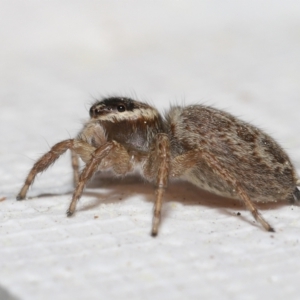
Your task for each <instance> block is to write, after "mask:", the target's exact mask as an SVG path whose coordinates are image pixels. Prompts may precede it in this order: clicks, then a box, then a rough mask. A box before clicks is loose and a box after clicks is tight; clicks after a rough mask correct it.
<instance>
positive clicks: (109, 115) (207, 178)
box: [17, 97, 300, 236]
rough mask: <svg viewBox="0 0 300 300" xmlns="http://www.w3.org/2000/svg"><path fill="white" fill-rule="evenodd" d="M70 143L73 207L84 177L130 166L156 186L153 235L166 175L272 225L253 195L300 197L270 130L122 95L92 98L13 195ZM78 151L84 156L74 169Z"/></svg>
mask: <svg viewBox="0 0 300 300" xmlns="http://www.w3.org/2000/svg"><path fill="white" fill-rule="evenodd" d="M66 150H71V153H72V165H73V169H74V180H75V183H76V188H75V190H74V193H73V197H72V201H71V204H70V207H69V209H68V211H67V215H68V216H71V215H73V214H74V212H75V209H76V204H77V201H78V200H79V198H80V197H81V195H82V192H83V189H84V187H85V185H86V183H87V181H88V180H89V179H90V178H91V177H92V176H93V175H94V174H95V172H97V171H102V170H107V169H111V170H112V171H113V172H114V173H115V174H116V175H126V174H128V173H130V172H133V171H134V170H135V169H138V170H140V173H141V176H143V177H144V178H145V179H146V180H148V181H150V182H153V183H154V184H155V186H156V193H155V205H154V213H153V214H154V215H153V224H152V231H151V233H152V235H153V236H156V235H157V233H158V227H159V223H160V214H161V207H162V201H163V196H164V192H165V190H166V188H167V185H168V181H169V179H170V178H181V179H185V180H187V181H189V182H192V183H193V184H195V185H197V186H198V187H200V188H202V189H204V190H207V191H210V192H212V193H215V194H218V195H221V196H225V197H230V198H236V199H240V200H242V202H243V203H244V205H245V206H246V208H247V209H248V210H249V211H250V212H251V213H252V215H253V217H254V218H255V219H256V220H257V221H258V222H259V223H260V224H261V225H262V226H263V227H264V228H265V229H266V230H268V231H274V229H273V228H272V227H271V226H270V224H269V223H268V222H267V221H266V220H265V219H264V218H263V217H262V215H261V214H260V213H259V211H258V210H257V208H256V207H255V205H254V203H253V201H255V202H272V201H282V200H289V201H294V200H298V201H299V200H300V192H299V190H298V188H297V184H299V180H298V179H297V176H296V172H295V169H294V167H293V165H292V164H291V162H290V159H289V157H288V155H287V154H286V153H285V152H284V151H283V149H282V148H281V147H280V146H279V145H278V144H277V143H276V142H275V141H274V140H273V139H272V138H271V137H270V136H268V135H267V134H265V133H264V132H263V131H261V130H260V129H258V128H256V127H254V126H252V125H250V124H248V123H245V122H243V121H241V120H239V119H237V118H236V117H234V116H232V115H230V114H228V113H226V112H224V111H221V110H217V109H214V108H212V107H207V106H203V105H190V106H186V107H179V106H174V107H171V109H170V110H169V111H168V112H167V113H166V114H165V116H164V118H163V117H162V116H161V115H160V114H159V113H158V111H157V110H156V109H155V108H153V107H151V106H149V105H148V104H145V103H142V102H138V101H134V100H132V99H129V98H124V97H110V98H105V99H103V100H101V101H98V102H96V103H95V104H94V105H93V106H92V107H91V109H90V120H89V121H88V122H87V123H86V124H85V125H84V127H83V129H82V130H81V132H80V133H79V134H78V136H77V137H76V138H75V139H68V140H65V141H62V142H60V143H57V144H56V145H54V146H53V147H52V148H51V150H50V151H49V152H48V153H46V154H44V155H43V156H42V157H41V158H40V159H39V160H38V161H37V162H36V163H35V164H34V166H33V168H32V169H31V171H30V172H29V174H28V177H27V178H26V181H25V184H24V186H23V187H22V189H21V191H20V193H19V194H18V196H17V199H18V200H21V199H24V198H25V197H26V193H27V190H28V188H29V186H30V185H31V184H32V183H33V180H34V178H35V176H36V175H37V174H38V173H40V172H42V171H44V170H45V169H47V168H48V167H49V166H50V165H51V164H53V163H54V162H55V161H56V160H57V159H58V158H59V157H60V155H62V154H63V153H64V152H65V151H66ZM78 156H79V157H80V158H81V159H82V160H83V161H84V162H85V167H84V169H83V171H82V172H81V173H80V175H79V171H78Z"/></svg>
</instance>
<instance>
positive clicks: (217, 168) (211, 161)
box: [202, 152, 275, 232]
mask: <svg viewBox="0 0 300 300" xmlns="http://www.w3.org/2000/svg"><path fill="white" fill-rule="evenodd" d="M202 156H203V158H204V159H205V160H206V162H207V163H208V165H210V166H211V168H212V169H213V170H214V172H216V173H217V174H218V175H219V176H220V177H221V178H223V179H224V180H225V181H226V182H228V183H229V184H230V185H231V186H232V187H233V188H234V189H235V191H236V193H237V194H238V195H239V198H240V199H241V200H242V201H243V202H244V204H245V206H246V208H247V209H248V210H249V211H250V212H251V214H252V215H253V217H254V219H255V220H256V221H257V222H259V223H260V224H261V225H262V226H263V227H264V228H265V229H266V230H267V231H271V232H274V231H275V230H274V228H273V227H272V226H271V225H270V224H269V223H268V222H267V221H266V220H265V219H264V218H263V216H262V215H261V214H260V212H259V211H258V209H257V208H256V206H255V205H254V203H253V202H252V201H251V199H250V198H249V196H248V195H247V193H246V192H245V190H244V189H243V187H242V186H241V184H240V183H239V182H238V181H237V180H236V178H235V177H234V176H232V175H231V174H230V172H229V171H227V170H226V169H225V168H223V167H222V166H221V164H220V163H219V162H218V160H216V159H215V157H214V156H213V155H211V154H210V153H208V152H203V153H202Z"/></svg>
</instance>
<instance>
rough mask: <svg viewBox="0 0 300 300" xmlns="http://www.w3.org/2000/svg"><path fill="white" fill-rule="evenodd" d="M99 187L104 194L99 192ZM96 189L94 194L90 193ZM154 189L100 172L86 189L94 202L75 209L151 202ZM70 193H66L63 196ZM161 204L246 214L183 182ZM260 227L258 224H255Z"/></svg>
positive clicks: (131, 178) (136, 178) (173, 185)
mask: <svg viewBox="0 0 300 300" xmlns="http://www.w3.org/2000/svg"><path fill="white" fill-rule="evenodd" d="M101 188H103V189H105V192H103V193H102V192H101ZM93 189H95V190H96V189H97V191H93ZM154 192H155V189H154V186H153V185H152V184H150V183H148V182H145V181H144V180H143V179H142V178H141V177H139V176H137V175H129V176H126V177H123V178H120V177H113V176H110V173H108V174H106V173H99V174H96V175H95V176H94V178H93V179H92V180H91V181H90V182H89V183H88V185H87V190H85V191H84V193H83V196H90V197H93V198H94V199H95V200H93V201H91V202H89V203H88V204H84V203H83V205H82V206H81V207H80V208H78V209H77V212H80V211H87V210H90V209H94V208H96V207H98V206H100V205H101V204H102V203H106V204H109V203H117V202H119V201H124V200H126V199H129V198H130V197H132V195H140V196H141V197H143V199H144V200H145V201H148V202H152V203H153V202H154V199H155V194H154ZM66 194H69V193H66ZM47 196H48V197H49V196H53V194H43V195H39V196H38V197H47ZM164 202H165V203H168V202H178V203H181V204H182V205H187V206H205V207H208V208H212V209H216V210H218V211H219V212H220V213H221V214H223V215H224V214H225V215H230V216H232V215H233V213H234V212H236V213H238V212H239V211H247V209H246V208H245V207H244V205H243V203H242V202H241V201H240V200H236V199H230V198H225V197H221V196H218V195H215V194H212V193H209V192H207V191H204V190H201V189H199V188H198V187H196V186H195V185H193V184H191V183H189V182H186V181H173V182H170V183H169V186H168V189H167V191H166V193H165V195H164ZM283 205H286V202H284V201H282V202H269V203H256V206H257V208H258V209H259V210H269V209H276V208H277V207H281V206H283ZM167 215H168V209H164V206H163V209H162V221H163V220H164V219H166V217H167ZM239 218H240V219H242V220H243V221H244V222H247V223H251V224H252V225H253V219H252V218H251V216H250V215H249V216H247V217H244V216H240V217H239ZM258 226H259V225H258Z"/></svg>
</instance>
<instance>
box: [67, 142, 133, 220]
mask: <svg viewBox="0 0 300 300" xmlns="http://www.w3.org/2000/svg"><path fill="white" fill-rule="evenodd" d="M109 168H112V170H113V171H114V172H115V173H116V174H117V175H125V174H126V173H128V172H130V171H131V170H132V169H133V165H132V162H131V158H130V156H129V154H128V152H127V150H126V149H125V148H124V147H123V146H122V145H120V144H119V143H117V142H115V141H112V142H107V143H105V144H104V145H102V146H101V147H99V148H98V149H96V150H95V151H94V152H93V153H92V154H91V158H90V160H89V161H88V162H87V164H86V166H85V168H84V169H83V171H82V173H81V174H80V176H79V180H78V183H77V186H76V188H75V190H74V193H73V197H72V201H71V203H70V206H69V209H68V211H67V216H68V217H70V216H72V215H73V214H74V212H75V210H76V204H77V202H78V200H79V199H80V197H81V195H82V192H83V189H84V187H85V185H86V184H87V182H88V181H89V180H90V179H91V177H92V176H93V175H94V174H95V173H96V172H97V171H98V170H99V171H101V170H105V169H109Z"/></svg>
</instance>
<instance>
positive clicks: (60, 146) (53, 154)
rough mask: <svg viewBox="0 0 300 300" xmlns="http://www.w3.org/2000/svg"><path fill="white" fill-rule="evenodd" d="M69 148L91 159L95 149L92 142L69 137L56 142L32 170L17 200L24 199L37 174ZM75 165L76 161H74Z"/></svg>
mask: <svg viewBox="0 0 300 300" xmlns="http://www.w3.org/2000/svg"><path fill="white" fill-rule="evenodd" d="M67 150H71V151H72V153H74V154H73V155H74V156H75V155H76V154H78V155H80V156H81V157H83V158H86V159H89V157H90V155H91V153H93V151H94V150H95V148H94V147H93V146H91V145H90V144H88V143H86V142H84V141H81V140H76V139H69V140H65V141H62V142H59V143H57V144H55V145H54V146H53V147H52V148H51V149H50V151H49V152H47V153H46V154H44V155H43V156H42V157H41V158H40V159H39V160H38V161H37V162H36V163H35V164H34V165H33V167H32V169H31V170H30V172H29V174H28V176H27V178H26V180H25V183H24V185H23V187H22V189H21V190H20V192H19V194H18V195H17V200H23V199H25V197H26V194H27V191H28V189H29V187H30V186H31V185H32V183H33V181H34V179H35V177H36V175H37V174H38V173H41V172H43V171H45V170H46V169H47V168H48V167H49V166H51V165H52V164H53V163H54V162H55V161H56V160H57V159H58V158H59V157H60V156H61V155H62V154H64V153H65V152H66V151H67ZM73 167H74V162H73Z"/></svg>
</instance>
